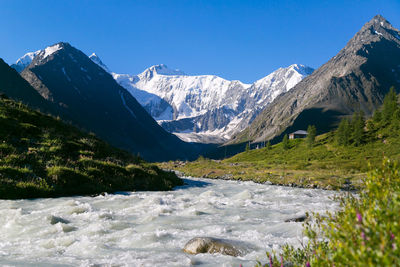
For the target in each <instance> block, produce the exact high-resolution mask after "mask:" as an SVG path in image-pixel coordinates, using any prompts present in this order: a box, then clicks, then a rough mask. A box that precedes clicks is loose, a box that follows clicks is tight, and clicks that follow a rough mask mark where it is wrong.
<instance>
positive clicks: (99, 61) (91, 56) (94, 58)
mask: <svg viewBox="0 0 400 267" xmlns="http://www.w3.org/2000/svg"><path fill="white" fill-rule="evenodd" d="M89 58H90V59H91V60H92V61H93V62H94V63H96V64H97V65H99V66H100V67H102V68H103V69H104V70H105V71H107V72H110V70H109V69H108V68H107V66H106V65H105V64H104V63H103V61H101V59H100V58H99V57H98V56H97V55H96V54H95V53H92V54H91V55H90V56H89Z"/></svg>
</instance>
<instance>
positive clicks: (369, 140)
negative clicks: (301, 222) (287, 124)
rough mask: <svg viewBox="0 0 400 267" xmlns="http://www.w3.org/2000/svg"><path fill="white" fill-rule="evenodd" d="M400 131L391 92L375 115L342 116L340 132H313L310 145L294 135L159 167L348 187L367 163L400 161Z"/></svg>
mask: <svg viewBox="0 0 400 267" xmlns="http://www.w3.org/2000/svg"><path fill="white" fill-rule="evenodd" d="M360 120H361V121H360ZM343 125H344V126H343ZM399 133H400V106H399V104H398V103H397V96H396V94H395V93H394V90H392V91H391V93H389V94H388V95H387V96H386V98H385V103H384V105H383V107H382V109H381V110H380V111H377V112H375V114H374V116H373V118H371V119H370V120H368V121H367V122H364V120H363V118H362V114H358V113H356V114H355V115H354V116H353V118H349V119H347V118H345V119H344V120H343V121H342V122H341V126H340V127H339V129H338V130H336V131H332V132H329V133H326V134H323V135H320V136H317V137H316V138H315V140H314V141H313V142H312V144H311V145H310V144H309V142H308V140H306V139H295V140H288V143H286V144H284V143H282V142H281V143H279V144H276V145H273V146H270V147H265V148H261V149H254V150H249V151H245V152H242V153H240V154H237V155H235V156H233V157H232V158H228V159H225V160H222V161H216V160H209V159H204V158H199V159H198V160H197V161H194V162H186V163H184V162H168V163H164V164H162V165H161V166H162V167H163V168H169V169H175V170H178V171H181V172H183V173H185V174H186V175H191V176H197V177H209V178H223V179H239V180H253V181H256V182H266V181H270V182H272V183H273V184H281V185H297V186H304V187H318V188H328V189H335V188H347V189H351V188H354V187H359V186H360V184H361V182H362V181H361V178H362V177H364V176H365V174H366V172H367V171H368V170H369V169H370V167H377V166H380V164H381V162H382V158H383V155H385V156H387V157H389V158H391V159H394V160H396V161H399V160H400V136H399ZM343 138H344V139H343ZM369 165H370V166H369Z"/></svg>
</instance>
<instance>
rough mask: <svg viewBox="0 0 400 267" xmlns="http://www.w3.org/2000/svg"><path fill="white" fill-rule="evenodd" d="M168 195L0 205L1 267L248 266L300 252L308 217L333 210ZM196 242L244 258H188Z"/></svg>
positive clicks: (204, 188)
mask: <svg viewBox="0 0 400 267" xmlns="http://www.w3.org/2000/svg"><path fill="white" fill-rule="evenodd" d="M185 182H186V184H187V185H185V186H182V187H177V188H176V189H175V190H174V191H169V192H121V193H116V194H106V195H104V196H102V195H100V196H96V197H64V198H55V199H35V200H16V201H15V200H0V265H11V266H191V265H196V266H239V265H240V264H242V265H243V266H254V264H255V262H256V260H260V261H261V262H266V260H267V259H266V256H265V252H266V251H270V250H272V249H275V250H276V249H279V247H280V246H281V245H283V244H285V243H290V244H294V245H299V242H301V241H302V240H303V236H302V223H298V222H284V221H285V220H286V219H290V218H295V217H299V216H301V215H304V214H305V212H306V211H315V212H324V211H326V210H331V211H332V210H335V209H336V208H337V204H336V203H335V202H334V201H333V200H332V199H331V197H332V196H333V195H334V194H335V193H334V192H331V191H323V190H318V189H300V188H291V187H282V186H272V185H266V184H256V183H253V182H237V181H222V180H210V179H197V178H190V179H185ZM197 236H207V237H214V238H222V239H226V240H231V241H232V242H236V243H240V244H241V246H242V248H243V252H244V255H243V256H241V257H231V256H225V255H220V254H213V255H210V254H198V255H189V254H186V253H184V252H183V251H182V248H183V247H184V245H185V243H186V242H187V241H189V240H190V239H192V238H193V237H197Z"/></svg>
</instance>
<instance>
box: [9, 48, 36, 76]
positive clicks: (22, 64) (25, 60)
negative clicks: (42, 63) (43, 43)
mask: <svg viewBox="0 0 400 267" xmlns="http://www.w3.org/2000/svg"><path fill="white" fill-rule="evenodd" d="M41 51H42V50H38V51H36V52H29V53H26V54H25V55H23V56H22V57H20V58H19V59H18V60H17V62H15V64H12V65H11V67H12V68H14V69H15V70H16V71H18V72H22V71H23V70H24V69H25V68H26V67H27V66H28V65H29V64H31V62H32V60H33V59H34V57H35V56H37V55H38V54H39V53H40V52H41Z"/></svg>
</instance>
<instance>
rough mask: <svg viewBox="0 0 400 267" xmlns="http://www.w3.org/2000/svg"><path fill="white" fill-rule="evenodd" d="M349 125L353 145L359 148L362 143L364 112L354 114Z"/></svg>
mask: <svg viewBox="0 0 400 267" xmlns="http://www.w3.org/2000/svg"><path fill="white" fill-rule="evenodd" d="M351 124H352V138H353V142H354V145H355V146H359V145H361V143H362V142H363V141H364V127H365V120H364V112H363V111H359V112H355V113H354V115H353V119H352V121H351Z"/></svg>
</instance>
